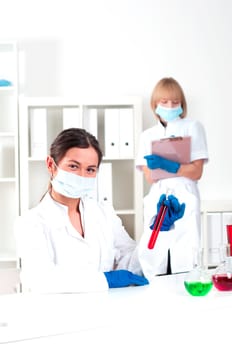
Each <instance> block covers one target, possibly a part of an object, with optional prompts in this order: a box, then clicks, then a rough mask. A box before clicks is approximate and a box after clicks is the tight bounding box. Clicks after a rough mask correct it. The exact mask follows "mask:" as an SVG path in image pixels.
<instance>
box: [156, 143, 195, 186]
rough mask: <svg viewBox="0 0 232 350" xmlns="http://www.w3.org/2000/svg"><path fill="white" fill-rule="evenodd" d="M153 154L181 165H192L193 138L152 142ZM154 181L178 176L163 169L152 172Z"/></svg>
mask: <svg viewBox="0 0 232 350" xmlns="http://www.w3.org/2000/svg"><path fill="white" fill-rule="evenodd" d="M151 152H152V154H156V155H158V156H161V157H164V158H166V159H169V160H173V161H175V162H178V163H181V164H188V163H190V152H191V137H190V136H184V137H168V138H164V139H160V140H155V141H152V150H151ZM151 176H152V179H153V180H160V179H165V178H169V177H176V174H173V173H169V172H168V171H165V170H162V169H155V170H152V172H151Z"/></svg>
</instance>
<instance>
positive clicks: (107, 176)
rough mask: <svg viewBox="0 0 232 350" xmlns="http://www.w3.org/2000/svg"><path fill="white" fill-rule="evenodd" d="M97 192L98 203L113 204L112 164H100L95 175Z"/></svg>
mask: <svg viewBox="0 0 232 350" xmlns="http://www.w3.org/2000/svg"><path fill="white" fill-rule="evenodd" d="M97 192H98V200H99V201H107V202H108V203H110V204H112V203H113V190H112V163H110V162H107V163H101V165H100V167H99V171H98V175H97Z"/></svg>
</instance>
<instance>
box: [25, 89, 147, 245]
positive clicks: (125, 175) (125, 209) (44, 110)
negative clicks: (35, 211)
mask: <svg viewBox="0 0 232 350" xmlns="http://www.w3.org/2000/svg"><path fill="white" fill-rule="evenodd" d="M114 117H115V118H114ZM115 119H116V122H115ZM19 121H20V140H21V141H20V169H21V176H20V178H21V182H20V191H21V198H20V207H21V212H22V213H23V212H24V211H25V210H27V209H29V208H32V207H34V206H35V205H36V204H37V203H38V202H39V200H40V199H41V197H42V195H43V194H44V193H45V191H46V190H47V186H48V182H49V174H48V172H47V168H46V164H45V163H46V157H47V155H48V153H49V148H50V145H51V143H52V141H53V140H54V138H55V137H56V136H57V135H58V133H60V132H61V131H62V130H64V129H65V128H68V127H80V128H84V129H86V130H87V131H89V132H90V133H91V134H93V135H95V136H96V138H97V139H98V141H99V143H100V147H101V149H102V152H103V162H102V164H106V163H110V164H109V166H108V165H107V166H106V167H105V170H104V171H105V172H104V175H103V176H105V178H104V180H103V181H101V180H99V182H98V186H99V187H98V193H97V196H98V198H99V200H101V199H102V198H110V201H111V200H112V204H113V207H114V209H115V211H116V213H117V214H118V215H119V216H120V217H121V219H122V221H123V224H124V225H125V227H126V229H127V230H128V232H129V233H130V234H131V235H132V236H133V237H134V238H135V239H137V238H139V236H140V235H141V232H142V226H143V224H142V221H143V214H142V213H143V201H142V198H143V179H142V177H141V176H140V173H139V172H137V171H136V170H135V155H136V153H137V148H138V135H140V133H141V128H142V99H141V98H140V97H139V96H123V97H112V98H109V97H107V98H100V99H98V98H94V99H91V98H82V101H81V100H80V98H73V97H72V98H62V97H61V98H60V97H51V98H50V97H44V98H43V97H38V98H36V97H25V96H20V98H19ZM111 124H114V125H115V127H114V126H112V125H111ZM38 174H39V176H38ZM98 179H99V178H98ZM107 179H109V180H107ZM105 180H107V183H104V181H105Z"/></svg>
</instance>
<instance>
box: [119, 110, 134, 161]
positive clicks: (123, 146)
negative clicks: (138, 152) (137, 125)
mask: <svg viewBox="0 0 232 350" xmlns="http://www.w3.org/2000/svg"><path fill="white" fill-rule="evenodd" d="M119 155H120V158H122V159H126V158H129V159H131V158H133V157H134V111H133V108H120V109H119Z"/></svg>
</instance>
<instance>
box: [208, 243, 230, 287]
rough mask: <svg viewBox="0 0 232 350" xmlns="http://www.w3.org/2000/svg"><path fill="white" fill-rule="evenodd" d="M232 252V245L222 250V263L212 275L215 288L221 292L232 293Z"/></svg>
mask: <svg viewBox="0 0 232 350" xmlns="http://www.w3.org/2000/svg"><path fill="white" fill-rule="evenodd" d="M231 255H232V252H231V245H230V244H227V245H225V246H224V247H222V248H221V263H220V265H219V266H218V267H217V268H216V269H215V271H214V273H213V274H212V280H213V285H214V287H215V288H216V289H217V290H219V291H221V292H228V291H232V256H231Z"/></svg>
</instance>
